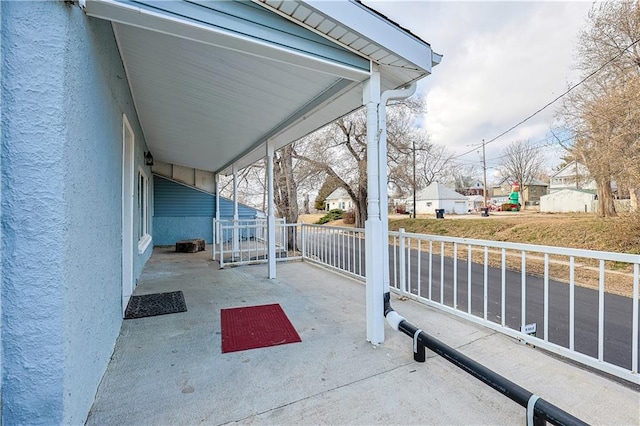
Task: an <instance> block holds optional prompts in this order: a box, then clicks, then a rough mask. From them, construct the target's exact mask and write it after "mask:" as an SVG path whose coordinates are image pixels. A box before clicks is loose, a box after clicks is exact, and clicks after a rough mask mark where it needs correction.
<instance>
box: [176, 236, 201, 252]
mask: <svg viewBox="0 0 640 426" xmlns="http://www.w3.org/2000/svg"><path fill="white" fill-rule="evenodd" d="M204 247H205V246H204V240H202V239H195V240H183V241H178V242H177V243H176V251H177V252H179V253H197V252H199V251H203V250H204Z"/></svg>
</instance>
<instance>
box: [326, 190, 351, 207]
mask: <svg viewBox="0 0 640 426" xmlns="http://www.w3.org/2000/svg"><path fill="white" fill-rule="evenodd" d="M324 205H325V210H333V209H340V210H351V209H352V208H353V207H354V205H353V201H352V200H351V197H349V194H347V191H346V190H345V189H344V188H342V187H340V188H338V189H336V190H335V191H333V192H332V193H331V194H329V196H328V197H327V198H326V199H325V200H324Z"/></svg>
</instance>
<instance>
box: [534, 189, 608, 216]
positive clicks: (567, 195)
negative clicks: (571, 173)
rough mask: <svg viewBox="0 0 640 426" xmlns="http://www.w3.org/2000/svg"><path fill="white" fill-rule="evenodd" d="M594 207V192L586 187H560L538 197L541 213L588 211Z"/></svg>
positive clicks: (594, 208)
mask: <svg viewBox="0 0 640 426" xmlns="http://www.w3.org/2000/svg"><path fill="white" fill-rule="evenodd" d="M596 208H597V206H596V193H595V191H593V190H588V189H561V190H559V191H555V192H552V193H551V194H548V195H543V196H542V197H540V212H543V213H568V212H578V213H590V212H595V211H596Z"/></svg>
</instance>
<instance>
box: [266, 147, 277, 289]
mask: <svg viewBox="0 0 640 426" xmlns="http://www.w3.org/2000/svg"><path fill="white" fill-rule="evenodd" d="M274 152H275V150H274V143H273V141H272V140H269V141H267V192H268V193H267V260H268V266H267V269H268V276H269V279H274V278H275V277H276V209H275V203H274V188H273V154H274Z"/></svg>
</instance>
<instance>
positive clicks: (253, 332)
mask: <svg viewBox="0 0 640 426" xmlns="http://www.w3.org/2000/svg"><path fill="white" fill-rule="evenodd" d="M220 319H221V323H222V353H227V352H238V351H246V350H247V349H256V348H266V347H268V346H276V345H284V344H287V343H296V342H301V340H300V336H299V335H298V332H297V331H296V329H295V328H293V325H291V322H290V321H289V318H287V315H286V314H285V313H284V311H283V310H282V308H281V307H280V305H279V304H277V303H275V304H272V305H261V306H249V307H246V308H230V309H222V310H221V311H220Z"/></svg>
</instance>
